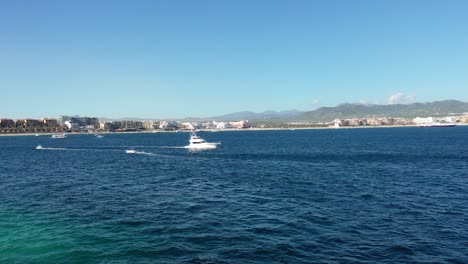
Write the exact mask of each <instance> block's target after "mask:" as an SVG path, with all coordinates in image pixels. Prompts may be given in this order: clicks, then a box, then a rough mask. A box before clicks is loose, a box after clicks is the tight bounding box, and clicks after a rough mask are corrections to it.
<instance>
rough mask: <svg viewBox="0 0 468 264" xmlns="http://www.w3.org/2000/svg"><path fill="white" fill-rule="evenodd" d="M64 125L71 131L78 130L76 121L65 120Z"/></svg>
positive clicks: (78, 126)
mask: <svg viewBox="0 0 468 264" xmlns="http://www.w3.org/2000/svg"><path fill="white" fill-rule="evenodd" d="M65 125H66V126H67V127H68V129H69V130H72V131H79V130H80V125H79V124H78V123H72V122H70V121H65Z"/></svg>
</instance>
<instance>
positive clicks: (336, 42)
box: [0, 0, 468, 118]
mask: <svg viewBox="0 0 468 264" xmlns="http://www.w3.org/2000/svg"><path fill="white" fill-rule="evenodd" d="M467 14H468V1H465V0H461V1H451V0H447V1H443V0H440V1H429V0H422V1H417V0H411V1H406V0H405V1H398V0H388V1H374V0H370V1H344V0H339V1H330V0H327V1H310V0H305V1H295V0H293V1H286V0H285V1H271V0H265V1H255V0H246V1H244V0H235V1H218V0H213V1H204V0H197V1H189V0H186V1H177V0H175V1H174V0H165V1H156V0H150V1H140V0H137V1H110V0H109V1H59V0H57V1H46V0H41V1H32V0H30V1H21V0H18V1H0V89H1V90H0V91H1V101H0V117H2V116H3V117H12V118H20V117H42V116H52V117H53V116H58V115H60V114H79V115H88V116H99V117H112V118H115V117H151V118H168V117H184V116H201V117H207V116H212V115H218V114H224V113H229V112H236V111H243V110H251V111H264V110H287V109H299V110H310V109H314V108H317V107H320V106H333V105H336V104H339V103H342V102H359V101H362V102H370V103H388V102H394V103H395V102H412V101H415V100H416V101H434V100H443V99H458V100H463V101H468V15H467ZM392 95H393V97H392V99H391V100H390V101H389V98H390V97H391V96H392Z"/></svg>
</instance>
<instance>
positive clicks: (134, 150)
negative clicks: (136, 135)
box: [125, 149, 137, 154]
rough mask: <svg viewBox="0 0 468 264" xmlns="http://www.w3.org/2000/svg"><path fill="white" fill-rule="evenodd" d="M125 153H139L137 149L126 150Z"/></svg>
mask: <svg viewBox="0 0 468 264" xmlns="http://www.w3.org/2000/svg"><path fill="white" fill-rule="evenodd" d="M125 153H127V154H136V153H137V151H136V149H126V150H125Z"/></svg>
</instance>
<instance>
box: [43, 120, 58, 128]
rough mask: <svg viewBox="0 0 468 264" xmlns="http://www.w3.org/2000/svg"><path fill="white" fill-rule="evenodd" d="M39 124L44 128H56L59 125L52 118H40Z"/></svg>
mask: <svg viewBox="0 0 468 264" xmlns="http://www.w3.org/2000/svg"><path fill="white" fill-rule="evenodd" d="M41 123H42V125H43V126H46V127H56V126H58V124H59V122H58V120H57V119H53V118H41Z"/></svg>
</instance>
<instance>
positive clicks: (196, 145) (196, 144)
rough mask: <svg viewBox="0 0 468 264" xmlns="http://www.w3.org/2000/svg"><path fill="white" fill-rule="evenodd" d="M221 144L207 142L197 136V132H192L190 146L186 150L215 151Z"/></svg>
mask: <svg viewBox="0 0 468 264" xmlns="http://www.w3.org/2000/svg"><path fill="white" fill-rule="evenodd" d="M220 144H221V143H220V142H216V143H212V142H206V140H204V139H203V138H201V137H199V136H197V134H195V132H193V131H192V132H190V140H189V145H187V146H185V148H188V149H215V148H217V147H218V146H219V145H220Z"/></svg>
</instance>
